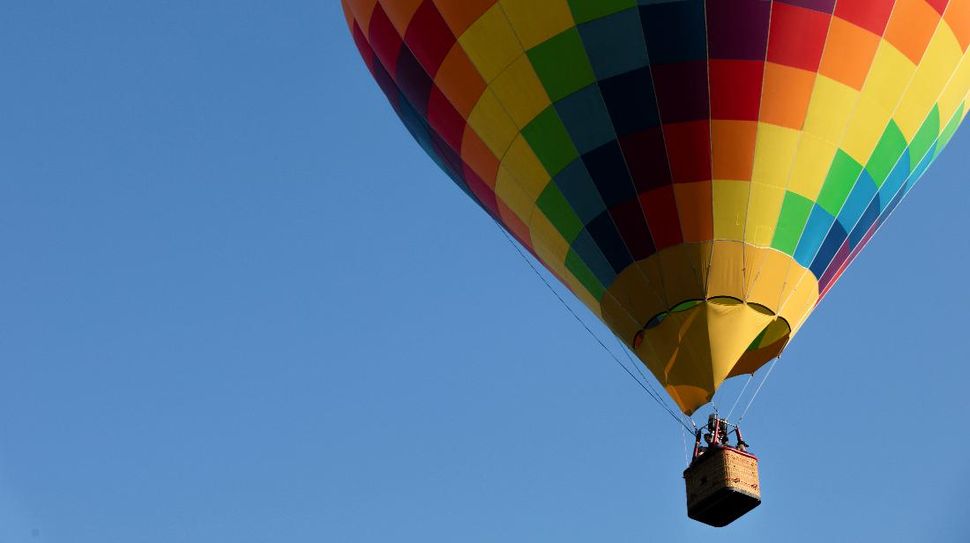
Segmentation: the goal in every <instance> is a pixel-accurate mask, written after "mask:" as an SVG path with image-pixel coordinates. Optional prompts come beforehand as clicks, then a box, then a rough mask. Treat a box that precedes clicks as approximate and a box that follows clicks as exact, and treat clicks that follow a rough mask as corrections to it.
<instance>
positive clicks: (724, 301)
mask: <svg viewBox="0 0 970 543" xmlns="http://www.w3.org/2000/svg"><path fill="white" fill-rule="evenodd" d="M704 303H707V304H712V305H715V306H722V307H730V306H740V305H744V306H747V307H748V308H749V309H751V310H753V311H755V312H756V313H760V314H762V315H765V316H768V317H771V321H769V322H768V324H767V325H765V327H764V329H762V330H761V332H760V333H759V334H758V335H757V336H755V338H754V339H753V340H752V342H751V344H750V345H748V347H747V349H746V350H745V351H744V353H743V354H742V355H741V356H740V357H739V358H738V360H737V362H736V363H735V364H734V367H733V368H732V369H731V371H730V373H729V374H728V376H727V377H728V378H730V377H736V376H738V375H747V374H753V373H754V372H756V371H757V370H758V368H760V367H761V366H763V365H764V364H766V363H768V362H769V361H770V360H772V359H774V358H778V356H780V355H781V353H782V351H784V350H785V347H786V346H787V345H788V341H789V340H790V339H791V334H792V327H791V324H790V323H789V322H788V320H787V319H785V318H784V317H782V316H781V315H779V314H777V313H775V312H774V311H772V310H771V309H769V308H768V307H767V306H764V305H762V304H759V303H754V302H745V301H744V300H741V299H739V298H735V297H733V296H712V297H710V298H704V299H691V300H684V301H682V302H679V303H677V304H674V306H673V307H671V308H670V309H669V310H667V311H662V312H660V313H657V314H656V315H654V316H653V317H651V318H650V319H649V320H648V321H647V323H646V324H645V325H644V326H643V328H641V329H640V330H639V331H638V332H637V333H636V334H635V335H634V337H633V341H632V345H631V346H632V347H633V350H634V351H636V350H638V349H639V348H640V346H641V345H642V344H643V341H644V338H645V337H646V335H647V332H648V331H649V330H652V329H654V328H657V327H658V326H660V325H661V324H662V323H663V322H664V321H665V320H667V319H668V318H669V317H670V316H671V315H675V314H677V313H683V312H685V311H689V310H691V309H693V308H695V307H697V306H699V305H701V304H704Z"/></svg>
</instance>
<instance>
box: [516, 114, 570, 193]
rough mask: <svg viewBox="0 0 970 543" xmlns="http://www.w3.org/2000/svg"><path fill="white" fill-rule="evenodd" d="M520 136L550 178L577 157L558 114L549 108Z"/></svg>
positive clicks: (523, 130)
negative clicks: (527, 143)
mask: <svg viewBox="0 0 970 543" xmlns="http://www.w3.org/2000/svg"><path fill="white" fill-rule="evenodd" d="M522 136H523V137H525V141H527V142H529V146H530V147H532V151H533V152H535V154H536V156H537V157H539V161H540V162H542V165H543V167H545V169H546V171H547V172H548V173H549V175H550V176H554V175H556V174H558V173H559V172H561V171H562V170H563V168H565V167H566V166H568V165H569V163H570V162H572V161H573V160H574V159H575V158H576V157H578V156H579V152H578V151H576V146H575V145H573V140H572V139H571V138H570V137H569V133H568V132H566V127H565V126H563V124H562V120H561V119H560V118H559V114H558V113H556V110H555V109H553V108H552V107H551V106H550V107H548V108H546V109H545V111H543V112H542V113H540V114H539V116H538V117H536V118H535V119H533V120H532V122H530V123H529V124H528V125H527V126H526V127H525V128H523V129H522Z"/></svg>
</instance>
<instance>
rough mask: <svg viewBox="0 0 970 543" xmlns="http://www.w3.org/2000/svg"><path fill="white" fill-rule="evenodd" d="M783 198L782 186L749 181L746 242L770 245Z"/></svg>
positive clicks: (783, 190) (745, 230) (745, 229)
mask: <svg viewBox="0 0 970 543" xmlns="http://www.w3.org/2000/svg"><path fill="white" fill-rule="evenodd" d="M784 199H785V189H784V188H780V187H778V186H775V185H765V184H763V183H751V195H750V196H749V197H748V216H747V224H746V225H745V227H744V241H745V242H746V243H751V244H753V245H758V246H763V247H767V246H770V245H771V240H772V239H773V238H774V236H775V226H776V225H777V223H778V215H780V214H781V204H782V201H784Z"/></svg>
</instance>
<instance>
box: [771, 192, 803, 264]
mask: <svg viewBox="0 0 970 543" xmlns="http://www.w3.org/2000/svg"><path fill="white" fill-rule="evenodd" d="M811 212H812V201H811V200H809V199H808V198H805V197H804V196H801V195H799V194H795V193H794V192H786V193H785V200H784V202H782V204H781V213H779V214H778V225H777V226H776V227H775V237H774V239H772V240H771V246H772V248H774V249H778V250H779V251H782V252H784V253H785V254H789V255H793V254H795V247H797V246H798V240H799V239H800V238H801V236H802V229H803V228H805V223H806V222H808V214H809V213H811Z"/></svg>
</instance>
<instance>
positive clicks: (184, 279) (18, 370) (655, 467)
mask: <svg viewBox="0 0 970 543" xmlns="http://www.w3.org/2000/svg"><path fill="white" fill-rule="evenodd" d="M0 74H2V84H0V104H2V108H0V251H2V253H0V254H2V257H0V541H4V542H31V543H34V542H36V543H40V542H44V543H50V542H65V543H89V542H90V543H112V542H119V543H142V542H144V543H156V542H157V543H178V542H200V543H203V542H204V543H214V542H226V543H249V542H304V541H305V542H321V541H327V542H330V541H333V542H345V541H346V542H357V541H363V542H385V541H421V542H426V541H443V542H445V541H447V542H451V541H462V542H478V541H482V542H485V541H555V542H557V543H562V542H572V541H576V542H586V541H611V542H614V541H617V542H619V541H631V542H632V541H637V542H642V541H706V540H708V538H710V537H712V536H718V537H719V540H721V541H742V540H743V541H747V542H762V541H819V540H823V541H825V540H828V541H873V540H880V541H889V542H892V541H967V540H970V518H968V517H967V515H966V508H967V505H966V496H967V490H966V489H967V487H968V484H970V462H968V461H967V458H966V454H965V451H966V450H967V449H968V448H970V431H968V429H967V428H966V427H965V426H964V427H962V428H959V427H958V426H957V424H959V423H960V421H961V417H965V416H966V415H967V413H966V411H967V409H968V407H970V395H968V392H967V384H968V382H970V366H968V364H967V355H966V352H965V348H964V347H965V345H966V342H965V338H966V337H967V321H968V317H967V312H966V308H967V306H968V303H970V294H968V289H967V286H966V285H967V269H968V264H970V244H968V242H967V235H966V232H967V231H968V230H970V213H968V212H967V204H968V202H970V182H968V174H967V172H968V170H970V153H968V150H970V135H968V132H967V131H966V130H961V131H960V132H959V133H958V135H957V137H956V138H955V139H954V140H953V142H952V143H951V145H950V148H949V149H948V152H947V153H946V154H944V155H943V157H942V158H941V159H940V160H939V161H938V162H937V164H936V165H935V166H934V167H933V168H932V169H931V170H930V173H929V175H928V176H927V179H926V180H925V182H924V183H923V184H922V185H920V187H919V188H918V189H917V190H916V191H915V192H914V193H913V194H912V196H911V197H910V198H909V200H908V201H907V202H906V203H905V204H904V205H903V206H902V207H901V208H900V210H899V212H898V213H897V214H896V215H895V216H894V217H893V219H892V220H891V221H890V223H889V224H888V226H887V227H886V228H884V229H883V231H881V232H880V234H879V235H878V236H877V238H876V239H875V240H874V242H873V243H872V244H871V245H870V247H869V248H868V249H867V251H866V252H865V253H864V254H863V257H862V258H860V259H859V261H858V262H857V263H856V264H855V266H854V267H853V268H852V269H850V271H849V272H848V273H847V274H846V275H845V276H844V278H843V279H842V281H841V282H840V284H839V285H838V286H837V287H836V289H835V290H834V291H833V292H832V293H831V295H830V296H829V298H828V299H827V300H826V301H825V303H824V304H823V305H822V306H821V307H820V308H819V310H818V311H817V312H816V314H815V316H814V317H813V318H812V320H811V321H810V323H809V324H808V325H807V326H806V327H805V328H804V329H803V331H802V332H801V335H800V336H799V337H798V339H797V340H796V341H795V342H794V343H793V345H792V347H791V348H790V349H789V351H788V354H787V355H786V358H785V359H784V360H783V362H782V363H781V364H780V365H779V366H778V367H777V369H776V371H775V373H774V374H773V375H772V378H771V380H770V381H769V382H768V385H767V387H766V388H765V390H764V392H763V393H762V394H761V396H760V397H759V398H758V402H757V403H756V404H755V406H754V408H753V410H752V413H751V414H750V415H749V416H748V420H747V425H746V428H745V429H746V434H747V435H746V437H748V440H749V441H750V442H751V444H752V445H753V447H754V448H755V450H756V451H757V452H758V453H760V454H761V455H762V458H763V461H762V477H763V485H764V498H765V503H764V505H763V506H762V507H761V508H759V509H757V510H755V511H754V512H752V514H750V515H749V516H747V517H745V518H744V519H742V520H740V521H738V522H737V523H736V524H734V525H732V526H731V527H729V528H727V529H724V530H721V531H715V530H713V529H711V528H707V527H705V526H701V525H698V524H696V523H694V522H692V521H689V520H688V519H687V518H686V516H685V507H684V503H683V502H684V495H683V488H682V484H683V482H682V480H681V478H680V471H681V470H682V469H683V467H684V451H683V443H682V439H681V435H680V434H679V433H678V429H677V427H676V426H675V425H674V423H673V422H672V421H671V420H670V419H669V418H666V415H665V414H664V413H662V412H661V411H660V410H659V409H658V408H657V407H656V406H655V405H654V404H653V403H651V401H650V400H649V399H648V398H647V397H646V396H645V395H644V394H643V392H642V391H640V390H639V389H638V388H636V387H635V386H634V385H633V383H632V382H631V381H630V379H629V378H628V377H627V376H626V375H624V374H623V373H622V372H620V370H619V369H617V368H616V367H615V366H614V365H613V363H612V362H611V361H610V360H609V359H608V358H607V357H606V356H605V355H604V353H603V352H602V351H601V350H600V348H599V346H597V345H596V344H595V342H593V341H592V340H591V339H590V338H589V337H588V336H587V335H586V333H585V332H584V331H583V330H582V329H581V328H580V327H579V326H578V325H577V324H576V322H575V321H573V320H572V318H571V317H570V316H569V315H568V314H566V313H565V312H564V311H563V309H562V308H561V307H560V306H559V304H558V302H556V300H555V299H554V298H553V297H552V296H551V295H550V293H549V292H548V291H547V290H546V289H545V288H544V287H543V286H542V285H541V283H539V281H538V280H537V279H536V277H535V276H534V275H533V273H532V272H531V271H530V270H529V269H528V267H526V265H525V264H524V263H523V262H522V260H521V259H520V258H519V257H518V256H517V255H516V254H515V253H514V252H513V251H512V249H511V248H510V247H509V245H508V244H507V242H506V241H505V240H504V239H503V238H502V237H501V235H500V234H499V233H498V232H497V230H496V229H495V227H494V226H493V225H492V224H491V223H490V221H489V220H488V219H487V217H486V216H485V215H484V214H483V213H481V212H480V211H478V209H477V208H476V207H475V206H474V204H472V203H471V202H470V201H469V200H468V199H467V198H466V197H465V196H464V195H463V194H462V193H461V192H460V191H459V190H458V189H457V188H455V187H454V186H453V185H452V183H451V181H449V180H448V179H447V178H446V177H445V176H444V175H443V174H442V173H440V172H438V171H437V170H436V167H435V166H434V165H433V163H432V162H431V160H430V159H428V158H427V157H425V156H424V155H423V153H422V152H421V151H420V149H419V148H418V146H417V145H416V144H415V143H414V142H412V141H411V140H410V137H409V136H408V135H407V133H406V132H405V130H404V129H403V128H402V127H401V126H400V125H399V123H398V121H397V119H396V118H395V117H394V115H393V113H392V111H391V109H390V107H389V106H387V105H386V103H385V100H384V98H383V97H382V96H381V95H380V94H379V91H378V90H377V87H376V85H374V84H373V83H372V81H371V79H370V75H369V74H368V73H367V71H366V70H365V68H364V67H363V65H362V63H361V62H360V61H359V59H358V57H357V53H356V50H355V49H354V48H353V45H352V42H351V40H350V38H349V36H348V33H347V31H346V28H345V26H344V20H343V16H342V14H341V12H340V7H339V2H335V1H333V0H323V1H321V0H315V1H303V0H293V1H290V2H265V1H254V0H210V1H204V2H197V1H196V2H190V1H187V0H171V1H165V2H160V1H158V0H104V1H101V2H66V1H61V2H53V1H49V0H43V1H42V0H7V1H6V2H3V3H2V6H0ZM597 330H599V331H601V332H602V328H597Z"/></svg>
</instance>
